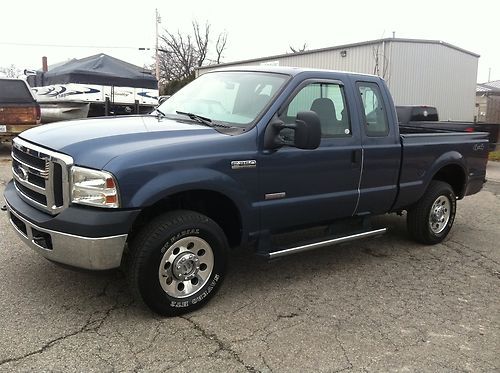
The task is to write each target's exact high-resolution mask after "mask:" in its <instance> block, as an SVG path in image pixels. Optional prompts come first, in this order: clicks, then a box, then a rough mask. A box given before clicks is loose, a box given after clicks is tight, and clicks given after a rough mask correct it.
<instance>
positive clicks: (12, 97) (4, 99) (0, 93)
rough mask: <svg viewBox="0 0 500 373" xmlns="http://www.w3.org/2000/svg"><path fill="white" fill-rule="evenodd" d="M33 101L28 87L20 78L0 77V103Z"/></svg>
mask: <svg viewBox="0 0 500 373" xmlns="http://www.w3.org/2000/svg"><path fill="white" fill-rule="evenodd" d="M27 102H35V100H34V99H33V96H32V95H31V92H30V91H29V88H28V87H27V85H26V83H24V81H22V80H10V79H0V103H11V104H17V103H27Z"/></svg>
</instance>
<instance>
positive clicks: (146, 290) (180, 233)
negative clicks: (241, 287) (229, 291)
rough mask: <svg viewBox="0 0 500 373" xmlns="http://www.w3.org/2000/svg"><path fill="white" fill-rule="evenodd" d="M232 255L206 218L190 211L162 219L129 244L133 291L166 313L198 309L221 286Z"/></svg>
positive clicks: (152, 223)
mask: <svg viewBox="0 0 500 373" xmlns="http://www.w3.org/2000/svg"><path fill="white" fill-rule="evenodd" d="M227 251H228V244H227V240H226V237H225V235H224V232H223V231H222V229H221V228H220V227H219V226H218V225H217V224H216V223H215V222H214V221H213V220H211V219H210V218H208V217H207V216H205V215H202V214H199V213H197V212H193V211H186V210H179V211H174V212H169V213H166V214H164V215H161V216H159V217H157V218H156V219H154V220H153V221H152V222H151V223H150V224H148V226H146V228H144V229H143V230H142V231H141V232H140V233H139V234H138V235H137V236H136V237H135V238H134V239H133V240H132V242H131V244H130V258H129V264H128V266H129V268H128V277H129V283H130V286H131V289H132V292H133V293H134V295H135V296H136V297H137V298H139V299H141V300H142V301H143V302H144V303H145V304H146V305H147V306H148V307H149V308H151V309H152V310H153V311H155V312H157V313H158V314H161V315H165V316H175V315H180V314H183V313H187V312H190V311H193V310H195V309H197V308H199V307H201V306H203V305H204V304H205V303H206V302H208V300H209V299H210V298H211V297H212V296H213V295H214V294H215V292H216V290H217V289H218V288H219V287H220V285H221V283H222V279H223V277H224V274H225V269H226V259H227Z"/></svg>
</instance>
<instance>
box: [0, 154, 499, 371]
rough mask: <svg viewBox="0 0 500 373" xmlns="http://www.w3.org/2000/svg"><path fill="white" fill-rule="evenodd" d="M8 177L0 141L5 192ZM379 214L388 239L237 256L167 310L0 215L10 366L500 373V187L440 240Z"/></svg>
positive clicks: (2, 363) (479, 197)
mask: <svg viewBox="0 0 500 373" xmlns="http://www.w3.org/2000/svg"><path fill="white" fill-rule="evenodd" d="M9 179H10V159H9V148H8V147H7V146H6V145H0V192H3V189H4V187H5V184H6V182H7V181H8V180H9ZM1 202H2V203H0V205H3V198H2V199H1ZM378 223H379V224H381V225H383V226H387V227H389V232H388V233H387V234H386V235H385V236H383V237H381V238H378V239H372V240H366V241H358V242H354V243H349V244H344V245H341V246H336V247H331V248H325V249H321V250H317V251H312V252H309V253H304V254H299V255H295V256H290V257H286V258H283V259H281V260H277V261H273V262H264V261H261V260H259V259H256V258H254V257H253V256H252V255H250V254H248V253H245V252H244V251H243V252H240V251H238V252H236V253H235V254H234V255H233V257H232V259H231V262H230V266H229V273H228V276H227V278H226V281H225V283H224V285H223V286H222V289H221V291H220V292H219V293H218V294H217V295H216V296H215V298H214V299H213V300H212V301H211V302H210V303H209V304H208V305H207V306H206V307H205V308H203V309H201V310H199V311H196V312H194V313H191V314H188V315H186V316H183V317H176V318H160V317H158V316H156V315H154V314H152V313H151V312H150V311H148V310H147V309H146V308H145V307H144V306H143V305H141V304H139V303H137V302H134V301H133V299H132V298H131V296H130V293H129V291H128V288H127V283H126V280H125V278H124V276H123V275H122V274H121V272H120V271H109V272H104V273H89V272H75V271H71V270H68V269H64V268H61V267H59V266H56V265H54V264H52V263H50V262H48V261H47V260H45V259H43V258H41V257H40V256H38V255H37V254H35V253H34V252H32V251H31V250H30V249H29V248H27V247H25V245H24V244H22V243H21V242H20V240H19V239H18V238H17V236H16V235H15V234H14V232H13V230H12V229H11V228H10V224H9V221H8V218H7V214H6V213H5V212H1V213H0V232H1V238H0V300H1V302H0V315H1V316H2V317H1V318H0V330H1V336H2V338H1V339H0V371H26V370H34V371H42V370H43V371H52V370H56V371H99V372H106V371H166V370H167V369H168V370H169V371H170V370H171V371H174V372H192V371H218V372H220V371H231V372H260V371H262V372H305V371H325V372H335V371H337V372H339V371H353V372H360V371H370V372H371V371H383V372H388V371H405V372H406V371H433V372H434V371H470V372H480V371H484V372H493V371H499V370H500V354H499V351H500V312H499V310H500V296H499V294H500V183H498V182H490V183H487V184H486V187H485V189H484V190H483V191H482V192H480V193H479V194H476V195H474V196H471V197H467V198H466V199H464V200H463V201H460V202H459V203H458V213H457V217H456V221H455V225H454V227H453V229H452V231H451V233H450V235H449V237H448V239H447V240H446V241H445V242H444V243H442V244H439V245H435V246H423V245H420V244H416V243H413V242H412V241H410V240H409V239H408V238H407V234H406V227H405V219H404V218H402V217H398V216H396V215H390V216H384V217H381V218H380V219H379V220H378Z"/></svg>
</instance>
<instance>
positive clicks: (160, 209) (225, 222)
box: [129, 188, 244, 247]
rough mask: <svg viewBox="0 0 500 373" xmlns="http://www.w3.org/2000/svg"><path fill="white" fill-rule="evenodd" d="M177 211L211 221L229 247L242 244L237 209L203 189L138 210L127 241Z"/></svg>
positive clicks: (222, 196) (220, 194) (221, 196)
mask: <svg viewBox="0 0 500 373" xmlns="http://www.w3.org/2000/svg"><path fill="white" fill-rule="evenodd" d="M180 209H183V210H191V211H196V212H199V213H201V214H203V215H206V216H208V217H209V218H210V219H212V220H213V221H215V222H216V223H217V224H218V225H219V226H220V227H221V229H222V230H223V231H224V233H225V235H226V237H227V240H228V242H229V245H230V247H237V246H239V245H240V244H241V243H242V240H243V232H244V229H243V227H244V222H243V215H242V212H241V209H240V208H239V206H238V205H237V204H236V202H235V201H234V200H233V199H232V198H230V197H228V196H227V195H226V194H225V193H223V192H220V191H217V190H213V189H204V188H196V189H186V190H182V191H176V192H175V193H171V194H169V195H166V196H163V197H162V198H159V199H158V200H156V201H155V202H154V203H152V204H150V205H149V206H148V207H146V208H144V209H142V211H141V212H140V214H139V215H138V216H137V218H136V219H135V221H134V223H133V224H132V227H131V230H130V233H129V240H131V239H133V238H134V237H135V235H136V234H137V233H138V232H139V231H140V230H141V228H142V227H143V226H144V225H146V224H147V223H148V222H149V221H151V219H153V218H155V217H157V216H159V215H161V214H163V213H165V212H168V211H174V210H180Z"/></svg>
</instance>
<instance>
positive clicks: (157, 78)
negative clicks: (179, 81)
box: [155, 8, 161, 89]
mask: <svg viewBox="0 0 500 373" xmlns="http://www.w3.org/2000/svg"><path fill="white" fill-rule="evenodd" d="M155 12H156V18H155V24H156V48H155V52H156V54H155V57H156V80H158V89H159V88H160V56H159V52H158V25H159V24H160V23H161V18H160V13H158V8H156V9H155Z"/></svg>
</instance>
